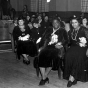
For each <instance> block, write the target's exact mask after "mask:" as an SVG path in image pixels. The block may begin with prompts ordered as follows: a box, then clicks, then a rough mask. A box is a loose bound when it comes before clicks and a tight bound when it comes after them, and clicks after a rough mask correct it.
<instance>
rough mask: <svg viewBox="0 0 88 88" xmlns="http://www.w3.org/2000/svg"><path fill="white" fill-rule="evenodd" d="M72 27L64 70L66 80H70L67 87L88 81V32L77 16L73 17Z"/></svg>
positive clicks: (69, 33)
mask: <svg viewBox="0 0 88 88" xmlns="http://www.w3.org/2000/svg"><path fill="white" fill-rule="evenodd" d="M71 26H72V27H71V30H70V31H69V32H68V36H69V48H68V51H67V52H66V55H65V70H64V79H67V80H68V83H67V87H71V86H72V85H75V84H77V81H88V71H87V69H88V58H87V56H88V52H87V48H88V31H87V30H86V28H85V27H82V26H81V24H80V19H79V17H76V16H73V17H72V19H71ZM86 52H87V53H86Z"/></svg>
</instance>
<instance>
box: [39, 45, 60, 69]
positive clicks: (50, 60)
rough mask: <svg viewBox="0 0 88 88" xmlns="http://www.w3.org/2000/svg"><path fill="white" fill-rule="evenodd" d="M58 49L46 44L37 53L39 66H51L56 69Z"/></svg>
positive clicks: (58, 58) (57, 65) (58, 59)
mask: <svg viewBox="0 0 88 88" xmlns="http://www.w3.org/2000/svg"><path fill="white" fill-rule="evenodd" d="M58 54H59V50H58V49H56V48H55V47H52V46H47V47H46V48H44V49H43V50H41V52H40V54H39V67H44V68H47V67H52V69H53V70H57V69H58V67H59V61H60V57H59V55H58Z"/></svg>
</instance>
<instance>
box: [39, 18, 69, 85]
mask: <svg viewBox="0 0 88 88" xmlns="http://www.w3.org/2000/svg"><path fill="white" fill-rule="evenodd" d="M67 40H68V37H67V33H66V31H65V30H64V29H63V28H61V27H60V21H59V19H57V18H55V19H54V20H53V27H52V28H49V29H47V31H46V33H45V37H44V38H43V39H41V43H42V41H45V43H44V45H43V47H42V48H40V49H39V52H40V53H39V68H40V72H41V75H42V78H41V81H40V83H39V85H45V83H46V82H49V78H48V74H49V72H50V71H51V69H53V70H57V69H58V68H59V65H60V64H59V63H60V57H61V51H60V49H61V48H63V47H64V46H65V45H66V44H67Z"/></svg>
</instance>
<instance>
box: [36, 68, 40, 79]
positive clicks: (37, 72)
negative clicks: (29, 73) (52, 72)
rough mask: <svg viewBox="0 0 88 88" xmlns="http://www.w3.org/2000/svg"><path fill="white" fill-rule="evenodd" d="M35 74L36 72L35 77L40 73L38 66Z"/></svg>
mask: <svg viewBox="0 0 88 88" xmlns="http://www.w3.org/2000/svg"><path fill="white" fill-rule="evenodd" d="M36 74H37V77H39V74H40V69H39V68H36Z"/></svg>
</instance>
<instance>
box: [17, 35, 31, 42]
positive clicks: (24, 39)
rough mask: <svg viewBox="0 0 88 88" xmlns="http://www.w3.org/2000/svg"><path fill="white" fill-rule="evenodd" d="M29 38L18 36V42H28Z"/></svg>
mask: <svg viewBox="0 0 88 88" xmlns="http://www.w3.org/2000/svg"><path fill="white" fill-rule="evenodd" d="M29 37H30V35H29V34H27V35H25V36H24V37H21V36H19V37H18V40H21V41H27V40H29Z"/></svg>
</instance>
